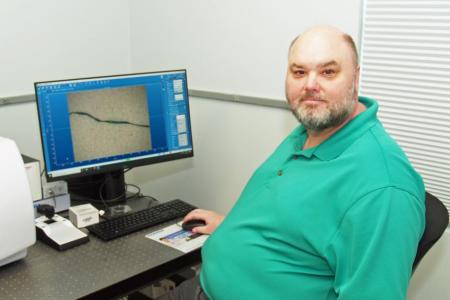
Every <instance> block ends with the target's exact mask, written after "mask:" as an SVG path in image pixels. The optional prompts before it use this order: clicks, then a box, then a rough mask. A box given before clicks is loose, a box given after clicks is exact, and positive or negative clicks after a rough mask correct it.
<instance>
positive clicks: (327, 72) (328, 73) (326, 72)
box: [322, 69, 336, 77]
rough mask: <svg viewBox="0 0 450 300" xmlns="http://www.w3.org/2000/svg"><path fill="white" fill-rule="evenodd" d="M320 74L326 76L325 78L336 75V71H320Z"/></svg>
mask: <svg viewBox="0 0 450 300" xmlns="http://www.w3.org/2000/svg"><path fill="white" fill-rule="evenodd" d="M322 74H323V75H325V76H327V77H331V76H334V75H335V74H336V71H335V70H333V69H325V70H323V71H322Z"/></svg>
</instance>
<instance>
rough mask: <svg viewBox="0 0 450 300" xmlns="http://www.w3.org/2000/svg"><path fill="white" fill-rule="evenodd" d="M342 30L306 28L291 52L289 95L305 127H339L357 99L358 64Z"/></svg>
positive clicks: (288, 80)
mask: <svg viewBox="0 0 450 300" xmlns="http://www.w3.org/2000/svg"><path fill="white" fill-rule="evenodd" d="M352 55H353V54H352V51H351V48H350V46H349V45H348V44H347V43H346V42H345V41H344V38H343V37H342V35H341V34H336V33H334V32H320V31H319V32H307V33H306V34H304V35H302V36H301V37H300V38H299V39H298V40H297V42H296V43H295V44H294V45H293V46H292V48H291V50H290V52H289V62H288V70H287V75H286V98H287V100H288V103H289V106H290V107H291V110H292V111H293V113H294V115H295V116H296V117H297V118H298V119H299V121H300V122H301V123H302V124H303V125H304V126H305V128H306V129H309V130H312V131H315V132H320V131H322V130H324V129H328V128H333V127H337V126H339V125H340V124H342V122H344V121H345V119H347V118H348V117H349V116H350V114H351V113H352V112H353V110H354V107H355V105H356V103H357V90H358V79H359V68H358V67H357V66H356V63H355V62H354V58H353V56H352Z"/></svg>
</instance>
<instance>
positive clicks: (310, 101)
mask: <svg viewBox="0 0 450 300" xmlns="http://www.w3.org/2000/svg"><path fill="white" fill-rule="evenodd" d="M300 102H301V103H304V104H307V105H308V104H319V103H325V100H322V99H319V98H305V99H302V100H301V101H300Z"/></svg>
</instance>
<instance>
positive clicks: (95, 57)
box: [0, 0, 130, 158]
mask: <svg viewBox="0 0 450 300" xmlns="http://www.w3.org/2000/svg"><path fill="white" fill-rule="evenodd" d="M0 70H1V72H0V97H6V96H16V95H22V94H32V93H34V86H33V83H34V82H35V81H43V80H52V79H64V78H74V77H80V76H82V77H85V76H94V75H108V74H116V73H126V72H128V71H129V70H130V19H129V6H128V2H127V1H122V0H96V1H90V0H77V1H57V0H40V1H33V0H15V1H6V0H2V1H0ZM35 110H36V108H35V104H34V103H26V104H20V105H11V106H2V107H0V136H4V137H10V138H13V139H14V140H15V141H16V143H17V144H18V145H19V148H20V149H21V151H22V152H23V153H26V154H29V155H32V156H35V157H39V158H41V157H42V153H41V146H40V138H39V131H38V129H37V126H38V123H37V116H36V112H35Z"/></svg>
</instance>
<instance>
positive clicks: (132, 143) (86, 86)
mask: <svg viewBox="0 0 450 300" xmlns="http://www.w3.org/2000/svg"><path fill="white" fill-rule="evenodd" d="M35 92H36V103H37V107H38V114H39V124H40V131H41V138H42V147H43V153H44V162H45V171H46V176H47V178H48V180H50V181H52V180H59V179H68V180H69V183H70V178H77V177H78V178H80V177H87V176H89V175H94V174H107V173H110V172H114V171H118V172H119V173H120V172H123V170H124V169H129V168H132V167H135V166H142V165H147V164H152V163H157V162H163V161H169V160H174V159H179V158H185V157H191V156H193V145H192V133H191V124H190V115H189V96H188V88H187V76H186V70H174V71H164V72H151V73H139V74H126V75H114V76H103V77H92V78H79V79H68V80H67V79H65V80H55V81H46V82H37V83H35ZM122 176H123V175H122ZM102 180H103V179H100V181H102ZM69 188H70V186H69ZM121 189H122V188H121Z"/></svg>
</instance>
